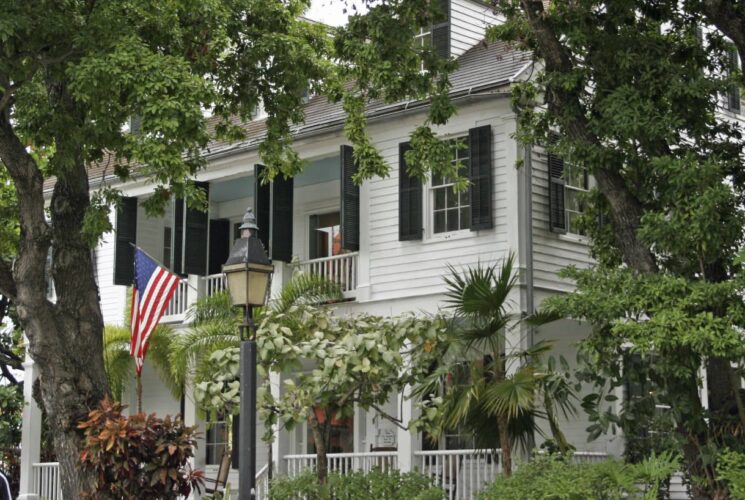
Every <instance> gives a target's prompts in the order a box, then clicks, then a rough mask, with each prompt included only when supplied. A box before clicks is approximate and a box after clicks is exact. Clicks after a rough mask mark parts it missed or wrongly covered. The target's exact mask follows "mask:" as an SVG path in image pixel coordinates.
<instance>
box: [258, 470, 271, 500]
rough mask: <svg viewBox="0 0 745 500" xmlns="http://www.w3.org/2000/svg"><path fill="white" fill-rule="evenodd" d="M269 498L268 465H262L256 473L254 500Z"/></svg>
mask: <svg viewBox="0 0 745 500" xmlns="http://www.w3.org/2000/svg"><path fill="white" fill-rule="evenodd" d="M268 498H269V464H266V465H264V467H262V468H261V469H259V472H257V473H256V500H267V499H268Z"/></svg>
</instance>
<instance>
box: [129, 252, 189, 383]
mask: <svg viewBox="0 0 745 500" xmlns="http://www.w3.org/2000/svg"><path fill="white" fill-rule="evenodd" d="M180 281H181V278H179V277H178V276H176V275H175V274H173V273H171V272H169V271H168V270H167V269H166V268H164V267H161V266H159V265H158V264H157V263H156V262H155V261H154V260H153V259H151V258H150V257H149V256H148V255H147V254H146V253H145V252H143V251H142V250H140V249H139V248H137V247H135V280H134V286H133V287H132V311H131V316H130V324H131V325H132V334H131V336H130V344H131V345H130V351H129V354H130V355H131V356H132V357H134V358H135V368H136V369H137V374H138V375H139V374H140V373H142V363H143V362H144V360H145V353H146V352H147V346H148V343H149V342H150V335H152V333H153V330H155V327H156V326H158V321H160V317H161V316H163V311H164V310H165V308H166V306H167V305H168V303H169V302H170V301H171V297H173V293H174V292H175V291H176V288H178V285H179V282H180Z"/></svg>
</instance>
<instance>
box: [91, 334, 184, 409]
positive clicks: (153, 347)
mask: <svg viewBox="0 0 745 500" xmlns="http://www.w3.org/2000/svg"><path fill="white" fill-rule="evenodd" d="M129 337H130V328H129V326H128V325H124V326H118V325H106V326H105V327H104V333H103V359H104V368H105V369H106V377H107V378H108V381H109V387H110V389H111V395H112V397H113V398H114V399H115V400H117V401H121V398H122V395H123V394H124V391H125V390H126V389H127V387H128V386H129V384H130V382H131V381H132V375H133V374H134V372H135V363H134V358H132V356H130V355H129V349H130V338H129ZM173 339H174V334H173V331H172V330H171V329H170V328H169V327H167V326H165V325H158V327H156V328H155V330H154V331H153V334H152V335H151V336H150V345H149V348H148V351H147V362H149V363H152V364H153V366H154V367H155V369H156V371H157V372H158V375H159V376H160V379H161V380H162V381H163V383H164V384H165V385H166V387H168V390H169V391H170V392H171V394H173V397H175V398H177V399H180V398H181V396H182V394H183V385H182V384H181V383H180V382H179V380H177V379H175V378H174V377H173V376H172V375H171V374H172V372H171V367H170V360H169V352H170V350H171V343H172V341H173Z"/></svg>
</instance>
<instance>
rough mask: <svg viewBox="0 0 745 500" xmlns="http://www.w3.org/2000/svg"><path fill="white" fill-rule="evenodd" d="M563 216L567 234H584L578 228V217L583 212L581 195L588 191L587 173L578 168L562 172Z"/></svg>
mask: <svg viewBox="0 0 745 500" xmlns="http://www.w3.org/2000/svg"><path fill="white" fill-rule="evenodd" d="M564 182H565V184H564V216H565V217H566V229H567V232H568V233H572V234H579V235H582V234H584V231H582V229H580V227H579V217H580V215H582V212H583V211H584V206H583V203H582V199H581V198H582V195H583V193H587V191H588V182H587V171H586V170H585V169H580V168H571V169H565V170H564Z"/></svg>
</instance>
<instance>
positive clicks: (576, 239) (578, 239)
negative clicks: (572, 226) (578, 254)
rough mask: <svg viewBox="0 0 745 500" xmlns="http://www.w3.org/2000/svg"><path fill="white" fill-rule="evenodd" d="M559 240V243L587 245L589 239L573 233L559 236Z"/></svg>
mask: <svg viewBox="0 0 745 500" xmlns="http://www.w3.org/2000/svg"><path fill="white" fill-rule="evenodd" d="M559 239H560V240H561V241H568V242H570V243H581V244H583V245H588V244H589V243H590V238H588V237H587V236H582V235H581V234H575V233H564V234H560V235H559Z"/></svg>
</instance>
